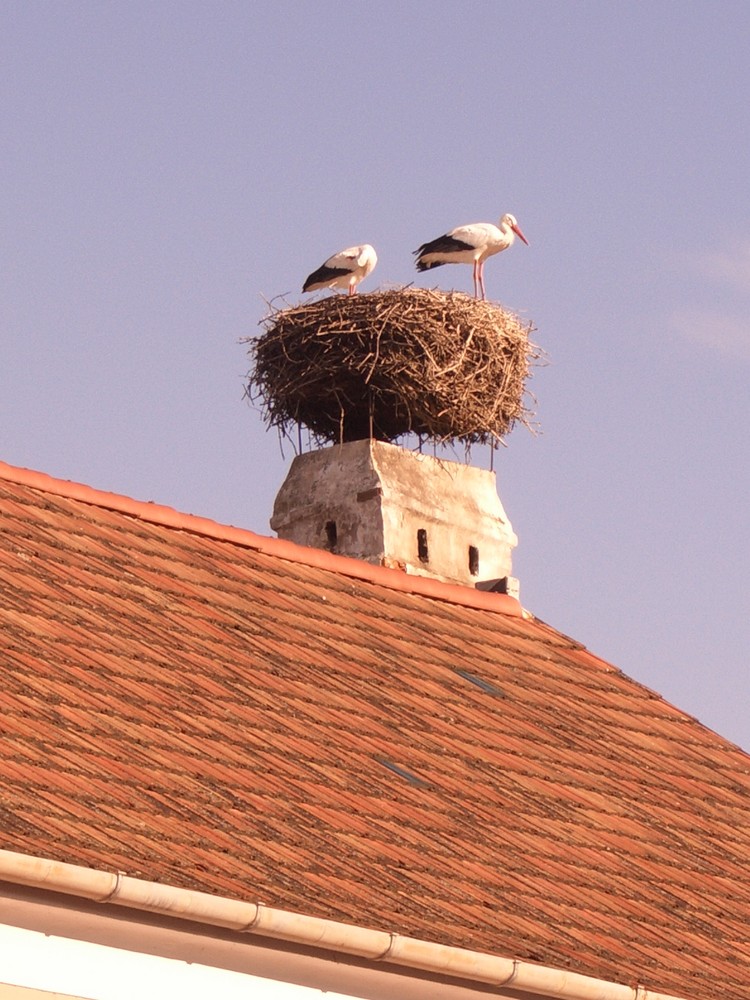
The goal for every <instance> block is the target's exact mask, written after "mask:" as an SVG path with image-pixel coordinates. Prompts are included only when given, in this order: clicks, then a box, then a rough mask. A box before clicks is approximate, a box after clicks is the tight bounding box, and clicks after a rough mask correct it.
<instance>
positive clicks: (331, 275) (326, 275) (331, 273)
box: [302, 264, 352, 292]
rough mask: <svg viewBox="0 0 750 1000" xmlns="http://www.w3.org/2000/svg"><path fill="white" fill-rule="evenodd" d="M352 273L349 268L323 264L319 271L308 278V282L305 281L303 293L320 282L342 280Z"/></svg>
mask: <svg viewBox="0 0 750 1000" xmlns="http://www.w3.org/2000/svg"><path fill="white" fill-rule="evenodd" d="M351 273H352V272H351V271H350V270H349V268H347V267H326V266H325V264H323V265H322V266H321V267H319V268H318V270H317V271H313V273H312V274H311V275H309V276H308V278H307V281H305V283H304V285H303V286H302V291H303V292H306V291H307V290H308V288H309V287H310V286H311V285H317V284H318V282H322V281H326V282H327V281H334V280H335V279H336V278H340V277H341V276H342V275H343V274H351Z"/></svg>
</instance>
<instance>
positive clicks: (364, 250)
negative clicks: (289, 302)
mask: <svg viewBox="0 0 750 1000" xmlns="http://www.w3.org/2000/svg"><path fill="white" fill-rule="evenodd" d="M377 262H378V255H377V254H376V253H375V251H374V250H373V248H372V247H371V246H370V244H369V243H363V244H362V246H361V247H348V248H347V249H346V250H342V251H341V252H340V253H335V254H334V255H333V257H329V258H328V260H327V261H326V262H325V264H322V265H321V266H320V267H319V268H318V270H317V271H313V273H312V274H311V275H310V276H309V277H308V279H307V281H306V282H305V283H304V285H303V286H302V291H303V292H315V291H317V290H318V289H319V288H348V289H349V294H350V295H354V293H355V291H356V288H357V285H358V284H359V283H360V281H362V280H364V278H366V277H367V275H368V274H370V273H371V272H372V271H373V269H374V267H375V265H376V264H377Z"/></svg>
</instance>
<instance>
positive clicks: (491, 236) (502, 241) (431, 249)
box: [414, 215, 529, 299]
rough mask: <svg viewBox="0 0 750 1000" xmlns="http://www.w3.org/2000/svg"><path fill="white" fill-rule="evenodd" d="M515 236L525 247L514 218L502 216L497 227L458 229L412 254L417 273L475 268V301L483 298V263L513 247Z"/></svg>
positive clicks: (480, 224) (477, 224)
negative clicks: (445, 267)
mask: <svg viewBox="0 0 750 1000" xmlns="http://www.w3.org/2000/svg"><path fill="white" fill-rule="evenodd" d="M516 236H517V237H518V238H519V239H520V240H523V242H524V243H525V244H526V245H527V246H528V243H529V241H528V240H527V239H526V237H525V236H524V235H523V233H522V232H521V230H520V228H519V225H518V223H517V222H516V219H515V216H513V215H504V216H503V217H502V219H501V220H500V224H499V225H497V226H493V225H492V223H491V222H475V223H473V224H472V225H470V226H458V227H457V228H456V229H451V231H450V232H449V233H446V234H445V235H444V236H438V238H437V239H436V240H431V241H430V242H429V243H423V244H422V246H421V247H420V248H419V250H415V251H414V253H415V255H416V258H417V270H418V271H427V270H429V269H430V268H431V267H440V266H441V265H443V264H473V265H474V297H475V298H479V293H480V292H481V293H482V299H485V298H486V295H485V291H484V262H485V261H486V260H487V258H488V257H491V256H492V255H493V254H496V253H500V251H501V250H507V249H508V247H509V246H512V244H513V242H514V240H515V238H516Z"/></svg>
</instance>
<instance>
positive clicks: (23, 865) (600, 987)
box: [0, 850, 686, 1000]
mask: <svg viewBox="0 0 750 1000" xmlns="http://www.w3.org/2000/svg"><path fill="white" fill-rule="evenodd" d="M0 880H2V881H5V882H10V883H13V884H16V885H24V886H31V887H33V888H35V889H43V890H47V891H49V892H57V893H65V894H67V895H71V896H76V897H79V898H83V899H88V900H92V901H94V902H97V903H108V904H112V905H114V906H121V907H125V908H129V909H133V910H139V911H142V912H147V913H152V914H155V915H159V916H162V917H173V918H179V919H182V920H191V921H194V922H196V923H199V924H205V925H208V926H211V927H221V928H224V929H227V930H232V931H236V932H239V933H249V934H257V935H259V936H262V937H266V938H269V939H273V940H277V941H286V942H290V943H293V944H298V945H303V946H305V947H309V948H319V949H323V950H325V951H330V952H335V953H339V954H345V955H353V956H357V957H358V958H363V959H367V960H369V961H372V962H383V963H386V964H389V965H396V966H400V967H404V968H406V969H413V970H420V971H422V972H428V973H432V974H435V975H443V976H449V977H452V978H455V979H464V980H467V981H470V982H474V983H483V984H488V985H491V986H495V987H507V988H512V989H513V990H515V991H518V992H521V993H530V994H535V995H537V996H542V997H546V998H550V1000H686V998H679V997H675V996H672V995H670V994H666V993H656V992H653V991H652V990H647V989H644V988H643V987H641V986H636V987H633V986H625V985H623V984H618V983H611V982H607V981H605V980H601V979H594V978H593V977H591V976H584V975H581V974H579V973H576V972H568V971H565V970H563V969H554V968H550V967H547V966H542V965H534V964H532V963H530V962H522V961H518V960H516V959H511V958H502V957H500V956H497V955H489V954H486V953H483V952H475V951H469V950H468V949H464V948H453V947H450V946H447V945H441V944H436V943H435V942H431V941H420V940H418V939H416V938H409V937H402V936H401V935H399V934H395V933H388V932H386V931H376V930H370V929H367V928H364V927H356V926H354V925H351V924H342V923H338V922H336V921H334V920H325V919H322V918H320V917H309V916H305V915H304V914H301V913H291V912H288V911H286V910H277V909H274V908H273V907H269V906H264V905H263V904H262V903H249V902H242V901H240V900H234V899H227V898H225V897H222V896H213V895H210V894H208V893H204V892H197V891H195V890H192V889H180V888H176V887H174V886H169V885H162V884H160V883H157V882H147V881H145V880H143V879H138V878H131V877H130V876H128V875H124V874H122V873H112V872H105V871H99V870H97V869H93V868H84V867H82V866H80V865H71V864H66V863H63V862H60V861H52V860H49V859H46V858H37V857H33V856H31V855H27V854H18V853H16V852H14V851H4V850H0Z"/></svg>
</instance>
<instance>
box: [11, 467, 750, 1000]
mask: <svg viewBox="0 0 750 1000" xmlns="http://www.w3.org/2000/svg"><path fill="white" fill-rule="evenodd" d="M0 656H1V657H2V664H3V675H4V676H3V685H2V689H0V712H1V713H2V719H3V726H2V734H1V735H0V750H1V751H2V752H1V753H0V776H1V777H2V792H1V793H0V809H2V811H3V827H2V829H3V846H5V847H7V848H10V849H12V850H17V851H25V852H28V853H30V854H38V855H42V856H47V857H53V858H57V859H60V860H63V861H69V862H74V863H78V864H85V865H92V866H94V867H98V868H106V869H110V870H124V871H127V872H129V873H131V874H133V875H135V876H138V877H143V878H147V879H151V880H154V881H163V882H169V883H172V884H175V885H181V886H186V887H193V888H198V889H201V890H203V891H206V892H216V893H222V894H225V895H232V896H238V897H243V898H249V899H261V900H262V901H263V902H266V903H268V904H270V905H274V906H278V907H282V908H286V909H291V910H299V911H302V912H306V913H310V914H313V915H319V916H324V917H330V918H333V919H337V920H343V921H348V922H351V923H356V924H361V925H365V926H376V927H380V928H383V929H387V930H393V931H397V932H400V933H404V934H411V935H414V936H417V937H421V938H426V939H429V940H435V941H441V942H445V943H448V944H452V945H458V946H465V947H470V948H474V949H477V950H485V951H489V952H494V953H499V954H503V955H512V956H516V957H518V958H525V959H529V960H532V961H537V962H542V963H544V964H547V965H557V966H560V967H561V968H571V969H573V970H575V971H578V972H581V973H585V974H588V975H591V976H596V977H599V978H603V979H609V980H613V981H615V982H628V983H634V982H641V983H642V984H644V985H646V986H647V987H649V988H651V989H654V990H662V991H665V992H671V993H676V994H683V995H686V996H696V997H701V998H706V1000H711V998H713V997H719V996H721V998H722V1000H740V998H744V997H745V996H746V994H747V982H748V981H750V932H748V927H749V926H750V758H748V757H747V756H746V755H745V754H743V753H742V752H741V751H740V750H738V749H737V748H736V747H734V746H732V745H731V744H729V743H727V742H726V741H724V740H722V739H721V737H719V736H717V735H715V734H714V733H711V732H709V731H708V730H706V729H705V728H703V727H702V726H701V725H700V724H699V723H698V722H696V721H695V720H694V719H691V718H690V717H689V716H687V715H685V714H684V713H682V712H680V711H679V710H678V709H676V708H674V707H673V706H671V705H668V704H667V703H666V702H664V701H663V700H662V699H661V698H660V697H659V696H658V695H656V694H654V693H653V692H651V691H648V690H647V689H645V688H643V687H642V686H641V685H639V684H637V683H635V682H634V681H632V680H630V679H629V678H627V677H625V676H624V675H623V674H621V673H620V672H619V671H618V670H616V668H614V667H613V666H611V665H610V664H607V663H604V662H603V661H601V660H599V659H598V658H597V657H595V656H594V655H593V654H591V653H589V652H587V651H586V650H585V649H583V647H582V646H581V645H580V644H579V643H577V642H575V641H573V640H572V639H570V638H568V637H567V636H565V635H562V634H561V633H559V632H556V631H555V630H554V629H552V628H551V627H550V626H548V625H546V624H544V623H542V622H539V621H534V620H525V619H523V618H522V617H520V609H519V607H518V605H517V604H516V602H513V601H512V600H511V599H510V598H504V599H503V598H501V597H500V595H491V594H479V593H476V592H472V591H470V590H468V589H467V588H457V587H453V586H449V585H440V584H437V583H435V582H434V581H421V580H419V579H416V578H407V577H406V576H405V574H402V573H398V572H396V571H392V570H383V569H380V568H376V567H368V566H366V565H365V564H356V563H354V562H353V560H347V559H339V558H337V557H335V556H331V555H329V554H327V553H323V552H315V551H312V550H302V549H299V548H298V547H297V546H293V545H291V544H290V543H286V542H277V541H274V540H273V539H265V538H261V537H260V536H257V535H252V534H251V533H249V532H242V531H241V530H239V529H235V528H225V527H223V526H220V525H215V524H213V523H212V522H209V521H206V520H204V519H202V518H191V517H189V516H187V515H182V514H178V513H177V512H175V511H169V510H168V509H167V508H161V507H157V506H155V505H152V504H140V503H138V502H136V501H132V500H129V499H128V498H120V497H113V496H111V495H109V494H101V493H97V492H96V491H94V490H91V489H89V488H88V487H84V486H79V485H77V484H68V483H61V482H58V481H55V480H50V479H49V478H48V477H46V476H43V475H40V474H37V473H28V472H26V471H25V470H14V469H11V468H10V467H7V466H1V465H0Z"/></svg>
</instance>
